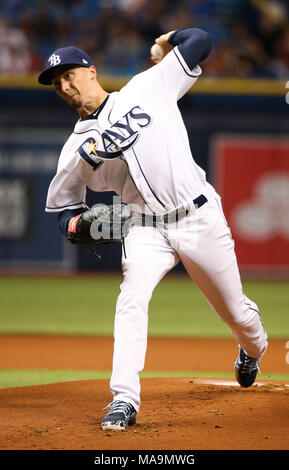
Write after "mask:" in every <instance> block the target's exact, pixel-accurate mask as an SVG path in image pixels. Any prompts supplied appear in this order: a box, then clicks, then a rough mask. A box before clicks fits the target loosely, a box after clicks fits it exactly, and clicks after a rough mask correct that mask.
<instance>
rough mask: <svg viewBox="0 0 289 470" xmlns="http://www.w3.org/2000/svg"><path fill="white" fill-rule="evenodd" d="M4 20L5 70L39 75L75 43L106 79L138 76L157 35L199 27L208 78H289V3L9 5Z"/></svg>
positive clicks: (109, 0) (60, 0)
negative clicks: (208, 45) (205, 41)
mask: <svg viewBox="0 0 289 470" xmlns="http://www.w3.org/2000/svg"><path fill="white" fill-rule="evenodd" d="M1 18H2V21H1V22H0V47H1V50H0V58H1V64H0V70H1V71H3V70H11V64H13V65H14V68H13V71H14V72H17V73H18V72H19V73H22V72H27V71H35V70H37V69H38V70H39V69H40V68H41V67H42V65H43V62H44V60H45V59H46V57H47V55H49V53H50V52H52V51H53V50H54V49H55V48H57V47H63V46H67V45H70V44H72V45H75V46H77V47H80V48H83V49H85V50H87V52H88V53H89V54H90V55H91V56H92V58H93V59H94V60H95V63H96V65H97V67H98V68H99V69H100V70H101V72H102V73H103V74H119V75H132V74H135V73H137V72H138V71H141V70H143V68H146V67H149V66H151V65H152V64H151V63H150V60H149V56H150V54H149V49H150V47H151V45H152V44H153V42H154V39H155V38H156V37H157V36H159V35H160V34H162V33H164V32H167V31H170V30H174V29H179V28H186V27H199V28H203V29H205V30H206V31H208V32H210V33H211V34H212V35H213V38H214V48H213V52H212V53H211V55H210V56H209V58H208V59H207V60H206V62H205V63H204V64H203V69H204V72H205V73H206V74H208V75H211V76H225V77H230V76H232V77H238V76H239V77H244V78H250V77H258V78H260V77H265V78H271V77H273V78H274V77H275V78H285V79H286V78H287V79H288V69H289V59H288V55H289V51H288V49H289V41H288V35H289V32H288V31H289V26H288V23H289V22H288V18H289V1H288V0H262V1H260V0H154V1H150V0H2V1H1V6H0V19H1ZM4 19H5V20H4ZM12 25H13V26H12ZM16 57H17V60H16V59H15V58H16Z"/></svg>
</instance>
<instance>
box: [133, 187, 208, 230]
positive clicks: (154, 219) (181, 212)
mask: <svg viewBox="0 0 289 470" xmlns="http://www.w3.org/2000/svg"><path fill="white" fill-rule="evenodd" d="M206 202H208V199H207V198H206V196H204V195H203V194H201V195H200V196H198V197H196V198H195V199H194V200H193V204H194V206H195V208H196V209H198V208H199V207H202V206H203V205H204V204H205V203H206ZM189 212H190V210H189V209H186V208H185V207H180V208H179V209H176V210H175V211H172V212H168V213H167V214H162V215H150V214H136V218H135V219H133V222H134V223H136V225H142V226H143V227H144V226H151V225H152V226H155V225H156V224H162V223H166V224H169V223H174V222H178V221H179V220H181V219H183V218H184V217H186V216H187V215H188V213H189Z"/></svg>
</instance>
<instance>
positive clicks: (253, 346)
mask: <svg viewBox="0 0 289 470" xmlns="http://www.w3.org/2000/svg"><path fill="white" fill-rule="evenodd" d="M156 44H158V46H159V47H160V48H161V51H162V54H161V55H160V56H159V58H158V59H155V60H154V62H155V65H153V66H152V67H150V68H148V69H147V70H145V71H144V72H142V73H139V74H138V75H136V76H134V77H133V78H132V79H131V80H130V81H129V82H128V83H127V84H126V85H125V86H124V87H123V88H122V89H121V90H120V91H118V92H113V93H107V92H106V91H105V90H104V89H103V88H102V87H101V85H100V83H99V81H98V78H97V71H96V68H95V66H94V64H93V63H92V61H91V59H90V57H89V56H88V55H87V54H86V53H85V52H84V51H81V50H79V49H77V48H74V47H65V48H62V49H58V50H56V51H55V52H54V53H53V54H52V55H51V56H50V57H49V59H48V66H47V68H46V69H45V70H44V71H43V72H42V73H41V74H40V75H39V82H40V83H41V84H43V85H53V86H54V88H55V90H56V92H57V93H58V94H59V96H60V97H61V98H63V99H64V100H65V101H66V102H67V103H68V104H69V105H70V106H72V107H73V108H74V109H75V110H76V111H77V113H78V115H79V120H78V121H77V122H76V125H75V128H74V131H73V132H72V134H71V136H70V137H69V139H68V140H67V142H66V143H65V145H64V147H63V149H62V152H61V155H60V158H59V163H58V168H57V172H56V175H55V177H54V178H53V180H52V182H51V184H50V187H49V190H48V195H47V205H46V211H48V212H59V224H60V228H61V230H62V231H63V232H64V234H65V235H66V236H67V238H68V239H69V240H70V241H71V242H73V243H86V244H91V245H92V246H93V244H94V243H99V242H105V241H110V242H111V241H114V240H115V237H114V234H113V233H114V232H115V231H114V227H115V226H116V225H117V226H118V228H119V230H118V231H117V233H118V237H116V239H117V240H119V241H121V242H122V269H123V282H122V284H121V286H120V294H119V297H118V299H117V303H116V314H115V324H114V354H113V365H112V374H111V380H110V390H111V393H112V396H113V400H112V402H111V403H110V404H109V405H108V406H107V408H110V410H109V411H108V412H107V414H106V416H104V418H103V420H102V428H103V429H113V430H124V429H126V427H127V426H128V425H133V424H134V423H135V422H136V416H137V413H138V411H139V408H140V380H139V373H140V371H142V369H143V367H144V361H145V354H146V347H147V327H148V305H149V301H150V299H151V296H152V293H153V291H154V289H155V287H156V285H157V284H158V283H159V281H160V280H161V279H162V278H163V276H164V275H165V274H166V273H167V272H169V271H170V270H171V269H172V268H173V267H174V266H175V265H176V264H177V263H178V262H179V261H181V262H182V263H183V265H184V267H185V269H186V270H187V272H188V274H189V276H190V277H191V279H192V280H193V282H194V283H195V284H197V285H198V286H199V288H200V289H201V291H202V292H203V293H204V295H205V296H206V298H207V300H208V302H209V304H210V305H211V307H212V308H213V309H214V310H215V312H216V313H217V315H219V317H220V318H221V319H222V320H223V321H224V322H226V324H227V325H228V326H229V327H230V329H231V331H232V334H233V336H234V337H235V339H236V343H237V344H238V347H239V351H238V357H237V360H236V362H235V374H236V378H237V380H238V382H239V384H240V385H241V386H243V387H248V386H250V385H252V384H253V383H254V381H255V378H256V375H257V371H258V368H259V363H260V360H261V357H262V356H263V354H264V352H265V350H266V348H267V335H266V332H265V330H264V328H263V324H262V321H261V317H260V313H259V310H258V307H257V305H256V304H255V303H254V302H252V301H251V300H250V299H248V298H247V297H246V296H245V295H244V293H243V289H242V285H241V280H240V274H239V269H238V265H237V260H236V256H235V251H234V241H233V240H232V236H231V232H230V228H229V227H228V224H227V222H226V219H225V216H224V214H223V211H222V204H221V199H220V196H219V195H218V194H217V193H216V192H215V190H214V188H213V187H212V186H211V185H210V184H209V183H208V182H207V180H206V175H205V172H204V171H203V170H202V169H201V168H200V167H199V166H198V165H197V164H196V162H195V161H194V158H193V156H192V153H191V150H190V145H189V139H188V135H187V131H186V128H185V125H184V122H183V120H182V116H181V114H180V111H179V108H178V100H179V99H180V98H181V97H182V96H183V95H184V94H185V93H186V92H187V91H188V90H189V89H190V88H191V87H192V86H193V85H194V83H195V82H196V81H197V80H198V79H199V77H200V76H201V74H202V70H201V67H200V65H199V64H200V63H201V62H202V61H204V60H205V59H206V57H207V56H208V54H209V52H210V50H211V47H212V38H211V36H210V35H209V34H208V33H206V32H204V31H202V30H200V29H198V28H187V29H180V30H177V31H173V32H169V33H167V34H164V35H163V36H160V37H159V38H157V39H156ZM87 187H89V188H90V189H92V190H93V191H108V190H109V191H115V192H116V193H117V194H118V195H119V196H120V198H121V204H120V205H118V206H117V207H116V208H113V207H109V208H108V210H106V211H105V210H104V209H103V208H101V207H100V208H99V207H94V208H91V209H89V208H88V207H87V205H86V188H87ZM115 212H116V213H117V216H116V217H115ZM128 222H129V223H128ZM95 226H96V227H97V228H99V227H102V228H103V226H107V227H110V226H111V227H113V230H108V232H109V234H108V235H106V236H103V234H102V233H101V235H99V232H100V231H99V230H95ZM106 233H107V231H106ZM192 309H193V305H192Z"/></svg>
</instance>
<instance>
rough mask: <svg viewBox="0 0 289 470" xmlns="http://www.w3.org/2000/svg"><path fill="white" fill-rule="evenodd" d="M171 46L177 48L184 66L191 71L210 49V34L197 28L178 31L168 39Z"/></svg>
mask: <svg viewBox="0 0 289 470" xmlns="http://www.w3.org/2000/svg"><path fill="white" fill-rule="evenodd" d="M168 42H169V43H170V44H171V45H172V46H178V50H179V52H180V53H181V55H182V56H183V58H184V60H185V62H186V64H187V65H188V67H189V68H190V70H192V69H193V68H194V67H195V66H196V65H197V64H199V63H200V62H202V61H203V60H205V59H206V58H207V57H208V55H209V53H210V51H211V48H212V42H213V38H212V36H211V34H209V33H207V32H206V31H203V30H201V29H198V28H185V29H178V30H177V31H175V32H174V33H172V34H171V35H170V37H169V39H168Z"/></svg>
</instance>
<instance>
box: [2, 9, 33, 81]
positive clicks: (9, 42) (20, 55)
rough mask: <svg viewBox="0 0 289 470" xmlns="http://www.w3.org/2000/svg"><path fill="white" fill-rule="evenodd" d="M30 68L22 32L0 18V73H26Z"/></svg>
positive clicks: (25, 41)
mask: <svg viewBox="0 0 289 470" xmlns="http://www.w3.org/2000/svg"><path fill="white" fill-rule="evenodd" d="M30 66H31V63H30V52H29V48H28V40H27V37H26V35H25V33H24V31H22V30H21V29H20V28H18V27H15V26H12V25H10V24H9V23H8V21H5V20H3V19H1V18H0V72H1V73H9V74H11V73H16V74H17V73H27V72H29V71H30Z"/></svg>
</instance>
